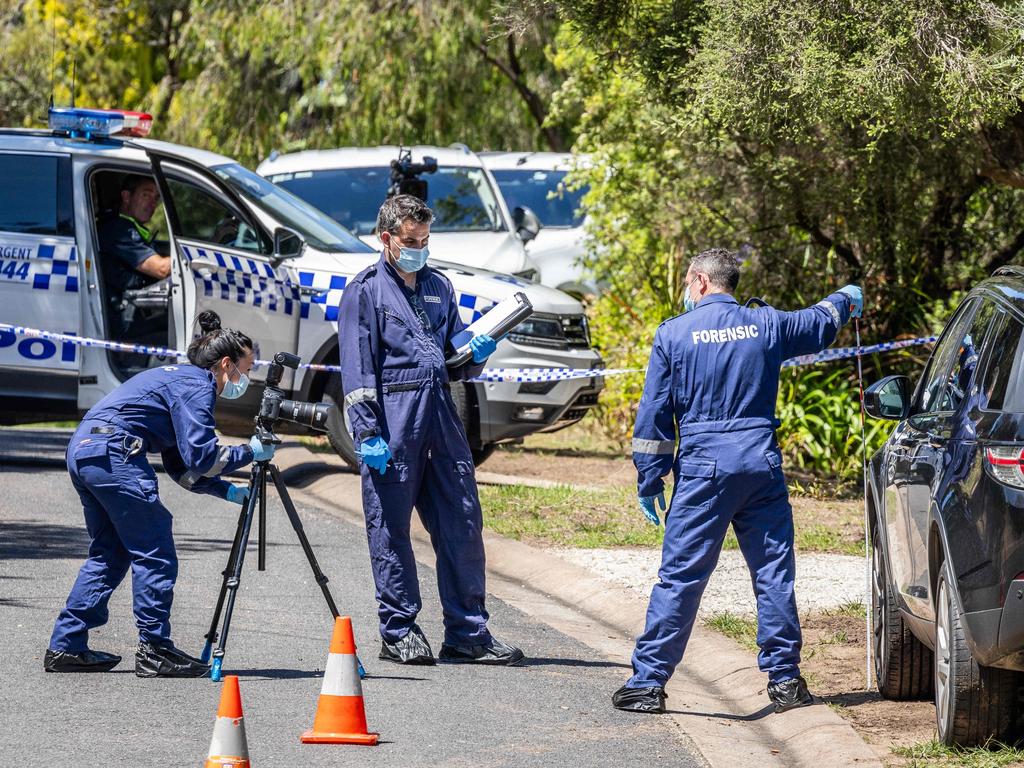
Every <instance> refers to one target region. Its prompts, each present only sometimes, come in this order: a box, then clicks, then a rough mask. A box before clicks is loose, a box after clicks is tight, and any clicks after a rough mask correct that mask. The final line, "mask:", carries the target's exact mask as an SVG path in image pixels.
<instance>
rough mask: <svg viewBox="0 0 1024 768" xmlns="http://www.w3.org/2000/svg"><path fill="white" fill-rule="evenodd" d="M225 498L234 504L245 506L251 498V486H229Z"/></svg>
mask: <svg viewBox="0 0 1024 768" xmlns="http://www.w3.org/2000/svg"><path fill="white" fill-rule="evenodd" d="M224 498H226V499H227V500H228V501H230V502H231V503H232V504H245V502H246V499H248V498H249V486H248V485H230V486H228V495H227V496H225V497H224Z"/></svg>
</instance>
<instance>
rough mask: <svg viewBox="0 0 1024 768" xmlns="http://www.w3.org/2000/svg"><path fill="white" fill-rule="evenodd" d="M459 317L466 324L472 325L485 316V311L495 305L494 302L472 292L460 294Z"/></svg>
mask: <svg viewBox="0 0 1024 768" xmlns="http://www.w3.org/2000/svg"><path fill="white" fill-rule="evenodd" d="M458 303H459V317H461V318H462V322H464V323H465V324H466V325H471V324H472V323H475V322H476V321H477V320H479V319H480V318H481V317H483V316H484V312H486V311H487V310H488V309H490V308H491V307H493V306H494V302H493V301H491V300H490V299H485V298H483V297H481V296H474V295H473V294H472V293H460V294H458Z"/></svg>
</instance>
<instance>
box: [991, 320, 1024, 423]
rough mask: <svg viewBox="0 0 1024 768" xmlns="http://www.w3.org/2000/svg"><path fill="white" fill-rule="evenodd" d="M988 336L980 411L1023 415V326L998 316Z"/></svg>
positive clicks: (1018, 322)
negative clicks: (986, 363)
mask: <svg viewBox="0 0 1024 768" xmlns="http://www.w3.org/2000/svg"><path fill="white" fill-rule="evenodd" d="M1000 315H1001V316H1000V317H999V319H998V320H997V321H996V324H995V326H994V328H995V330H994V331H993V332H992V343H991V347H990V348H991V352H990V354H989V356H988V358H989V363H988V366H987V368H988V369H987V370H986V372H985V381H984V383H983V384H982V390H981V397H982V408H986V409H988V410H992V411H1007V412H1009V413H1024V325H1021V323H1020V321H1019V320H1017V319H1016V318H1015V317H1013V316H1012V315H1010V314H1009V313H1007V312H1001V313H1000Z"/></svg>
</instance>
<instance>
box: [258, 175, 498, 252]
mask: <svg viewBox="0 0 1024 768" xmlns="http://www.w3.org/2000/svg"><path fill="white" fill-rule="evenodd" d="M269 178H270V180H271V181H272V182H274V183H275V184H278V185H280V186H282V187H284V188H285V189H287V190H288V191H289V192H291V193H292V194H295V195H298V196H299V197H301V198H302V199H303V200H305V201H306V202H308V203H310V204H311V205H313V206H315V207H317V208H319V209H320V210H322V211H323V212H324V213H326V214H327V215H328V216H330V217H331V218H332V219H334V220H335V221H337V222H338V223H339V224H341V225H342V226H343V227H345V228H347V229H349V230H350V231H352V232H354V233H355V234H357V235H369V234H371V233H372V232H373V231H374V229H375V228H376V226H377V212H378V210H379V209H380V204H381V203H382V202H384V198H385V197H386V196H387V193H388V187H389V186H390V185H391V169H390V168H389V167H387V166H380V167H373V168H338V169H331V170H324V171H304V172H299V173H278V174H272V175H271V176H270V177H269ZM421 178H422V179H423V180H424V181H426V182H427V205H429V206H430V207H431V208H433V209H434V217H435V218H434V223H433V225H432V226H431V231H432V232H480V231H483V232H493V231H501V230H504V229H505V224H504V221H503V220H502V217H501V214H500V213H499V210H498V201H497V198H496V196H495V194H494V190H493V188H492V187H491V185H490V183H489V182H488V181H487V176H486V175H485V174H484V171H483V170H482V169H480V168H469V167H463V166H442V167H440V168H438V170H437V173H428V174H424V175H423V176H422V177H421Z"/></svg>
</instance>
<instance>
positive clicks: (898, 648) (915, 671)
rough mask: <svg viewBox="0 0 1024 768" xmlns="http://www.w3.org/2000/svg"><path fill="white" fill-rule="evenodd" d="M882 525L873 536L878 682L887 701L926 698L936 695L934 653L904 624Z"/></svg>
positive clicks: (873, 601) (872, 583) (872, 593)
mask: <svg viewBox="0 0 1024 768" xmlns="http://www.w3.org/2000/svg"><path fill="white" fill-rule="evenodd" d="M880 535H881V534H880V533H879V531H878V526H877V525H876V526H875V530H874V532H873V534H872V536H871V617H872V625H873V627H872V628H873V630H874V638H875V647H874V652H875V679H876V680H877V681H878V692H879V693H881V694H882V696H883V698H886V699H893V700H895V701H904V700H907V699H926V698H928V697H929V696H930V695H931V692H932V652H931V651H930V650H929V649H928V646H926V645H925V644H924V643H922V642H921V641H920V640H918V639H917V638H916V637H914V635H913V634H912V633H911V631H910V629H909V628H908V627H907V626H906V624H905V623H904V622H903V616H902V615H901V614H900V611H899V608H897V606H896V599H895V597H894V596H893V593H892V589H891V587H890V586H889V578H888V574H887V573H886V571H885V557H884V555H883V553H882V543H881V541H880V540H879V537H880Z"/></svg>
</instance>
